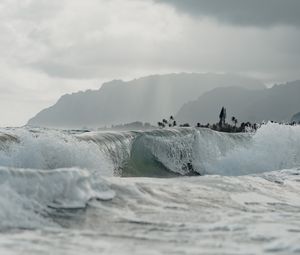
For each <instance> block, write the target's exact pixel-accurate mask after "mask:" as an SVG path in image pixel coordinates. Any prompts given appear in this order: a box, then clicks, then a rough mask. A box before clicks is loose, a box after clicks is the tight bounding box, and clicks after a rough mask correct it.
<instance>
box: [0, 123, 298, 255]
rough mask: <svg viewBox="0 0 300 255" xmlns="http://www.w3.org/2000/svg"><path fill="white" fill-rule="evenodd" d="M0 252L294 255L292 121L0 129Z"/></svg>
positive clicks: (295, 129) (295, 184) (295, 196)
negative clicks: (230, 127) (250, 127)
mask: <svg viewBox="0 0 300 255" xmlns="http://www.w3.org/2000/svg"><path fill="white" fill-rule="evenodd" d="M0 192H1V196H0V254H300V196H299V194H300V127H299V126H285V125H279V124H271V123H270V124H267V125H264V126H262V127H261V128H260V129H259V130H258V131H257V132H256V133H246V134H224V133H218V132H214V131H211V130H208V129H194V128H178V129H169V130H154V131H147V132H142V131H140V132H129V131H128V132H87V133H83V132H80V131H76V132H75V131H71V130H53V129H41V128H29V127H24V128H14V129H12V128H7V129H1V130H0Z"/></svg>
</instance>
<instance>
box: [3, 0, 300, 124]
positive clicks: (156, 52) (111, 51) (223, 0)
mask: <svg viewBox="0 0 300 255" xmlns="http://www.w3.org/2000/svg"><path fill="white" fill-rule="evenodd" d="M0 34H1V36H0V56H1V58H0V106H1V107H0V115H1V118H0V126H15V125H23V124H25V123H26V122H27V120H28V119H29V118H30V117H32V116H34V115H35V114H36V113H37V112H38V111H39V110H41V109H43V108H44V107H48V106H50V105H52V104H53V103H55V101H56V100H57V99H58V98H59V97H60V96H61V95H62V94H64V93H69V92H75V91H78V90H86V89H89V88H91V89H95V88H99V87H100V86H101V84H102V82H104V81H108V80H111V79H115V78H118V79H125V80H126V79H131V78H135V77H140V76H144V75H148V74H153V73H168V72H182V71H184V72H230V73H240V74H245V75H248V76H252V77H257V78H259V79H261V80H263V81H264V82H266V83H274V82H282V81H289V80H296V79H299V78H300V77H299V76H300V75H299V70H300V58H299V55H300V46H299V41H300V1H299V0H51V1H49V0H22V1H20V0H0Z"/></svg>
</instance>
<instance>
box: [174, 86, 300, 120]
mask: <svg viewBox="0 0 300 255" xmlns="http://www.w3.org/2000/svg"><path fill="white" fill-rule="evenodd" d="M222 106H225V107H226V108H227V115H228V116H227V117H228V118H231V116H235V117H236V118H237V119H238V120H239V121H240V122H244V121H251V122H254V121H257V122H261V121H264V120H265V121H267V120H273V121H290V119H291V116H292V114H293V113H295V112H297V111H299V109H300V81H295V82H290V83H287V84H284V85H275V86H274V87H272V88H270V89H263V90H258V91H255V90H251V91H250V90H247V89H245V88H238V87H229V88H217V89H214V90H212V91H210V92H207V93H205V94H203V95H202V96H200V97H199V98H198V99H197V100H195V101H192V102H189V103H186V104H185V105H184V106H183V107H182V108H181V109H180V110H179V112H178V113H177V116H176V118H177V120H178V121H180V122H190V123H191V124H195V123H196V122H198V121H199V122H202V123H204V124H205V123H207V122H210V123H215V122H217V121H218V114H219V112H220V109H221V107H222Z"/></svg>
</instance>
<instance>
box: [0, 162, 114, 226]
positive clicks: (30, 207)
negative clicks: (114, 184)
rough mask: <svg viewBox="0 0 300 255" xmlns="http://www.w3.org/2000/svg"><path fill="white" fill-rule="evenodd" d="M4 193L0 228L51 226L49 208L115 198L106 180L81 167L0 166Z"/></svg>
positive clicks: (67, 207) (0, 198)
mask: <svg viewBox="0 0 300 255" xmlns="http://www.w3.org/2000/svg"><path fill="white" fill-rule="evenodd" d="M0 193H1V196H0V207H1V210H0V229H3V228H11V227H13V228H16V227H17V228H35V227H41V226H45V225H48V226H51V225H53V224H55V223H53V222H52V221H51V218H49V217H47V216H48V214H49V213H50V211H49V210H50V209H49V207H50V208H66V209H70V208H84V207H85V206H86V205H87V203H88V201H90V200H91V199H93V198H96V199H103V200H108V199H112V198H113V197H114V192H113V191H112V190H110V188H109V187H108V186H107V184H106V182H105V181H104V180H102V179H101V178H99V177H96V176H94V175H91V174H90V172H89V171H87V170H82V169H78V168H69V169H56V170H37V169H13V168H7V167H0Z"/></svg>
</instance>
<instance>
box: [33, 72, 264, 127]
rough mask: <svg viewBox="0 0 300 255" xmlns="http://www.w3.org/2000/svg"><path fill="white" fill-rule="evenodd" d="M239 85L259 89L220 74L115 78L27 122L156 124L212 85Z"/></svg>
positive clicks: (250, 81) (258, 85) (51, 124)
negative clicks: (145, 122)
mask: <svg viewBox="0 0 300 255" xmlns="http://www.w3.org/2000/svg"><path fill="white" fill-rule="evenodd" d="M226 86H227V87H228V86H243V87H247V88H249V89H262V88H264V85H263V84H262V83H261V82H259V81H257V80H254V79H250V78H245V77H241V76H235V75H229V74H226V75H222V74H194V73H192V74H187V73H182V74H169V75H153V76H148V77H144V78H140V79H136V80H132V81H129V82H123V81H119V80H115V81H112V82H108V83H106V84H104V85H103V86H102V87H101V89H99V90H96V91H91V90H89V91H85V92H78V93H74V94H71V95H65V96H62V97H61V98H60V99H59V100H58V102H57V103H56V104H55V105H53V106H52V107H50V108H48V109H44V110H43V111H41V112H40V113H38V114H37V115H36V116H35V117H34V118H32V119H31V120H29V122H28V124H29V125H33V126H49V127H82V126H101V125H107V124H116V123H125V122H133V121H137V120H138V121H148V122H152V123H156V122H157V121H158V120H160V119H161V118H163V117H168V116H169V115H171V114H175V113H176V112H177V111H178V110H179V109H180V107H181V106H182V105H183V104H184V103H185V102H188V101H191V100H195V99H196V98H198V97H199V96H200V95H201V94H203V93H204V92H206V91H209V90H211V89H213V88H216V87H226Z"/></svg>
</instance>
